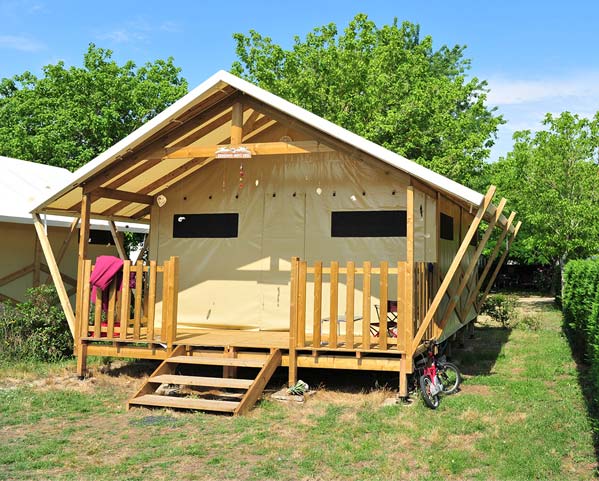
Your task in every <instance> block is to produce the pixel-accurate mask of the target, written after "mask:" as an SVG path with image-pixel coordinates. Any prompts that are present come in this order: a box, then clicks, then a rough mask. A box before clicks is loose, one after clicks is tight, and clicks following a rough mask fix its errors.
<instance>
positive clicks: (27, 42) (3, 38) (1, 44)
mask: <svg viewBox="0 0 599 481" xmlns="http://www.w3.org/2000/svg"><path fill="white" fill-rule="evenodd" d="M0 48H7V49H11V50H18V51H19V52H39V51H40V50H44V49H45V48H46V46H45V45H44V44H43V43H41V42H39V41H37V40H35V39H33V38H30V37H25V36H22V35H0Z"/></svg>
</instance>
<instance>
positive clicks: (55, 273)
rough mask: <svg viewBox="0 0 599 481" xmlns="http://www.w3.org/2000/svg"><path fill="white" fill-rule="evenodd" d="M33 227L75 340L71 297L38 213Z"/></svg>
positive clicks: (74, 322) (34, 217)
mask: <svg viewBox="0 0 599 481" xmlns="http://www.w3.org/2000/svg"><path fill="white" fill-rule="evenodd" d="M33 225H34V226H35V230H36V232H37V237H38V239H39V240H40V245H41V247H42V251H43V252H44V256H45V258H46V262H47V263H48V268H49V269H50V275H51V276H52V280H53V281H54V285H55V286H56V292H57V294H58V298H59V299H60V305H61V306H62V310H63V311H64V315H65V317H66V318H67V323H68V324H69V329H70V330H71V334H72V335H73V338H76V337H77V336H76V331H75V329H76V321H75V314H74V313H73V308H72V307H71V303H70V301H69V296H68V294H67V291H66V289H65V287H64V282H63V281H62V277H61V276H60V270H59V269H58V264H57V263H56V259H55V258H54V253H53V252H52V246H51V245H50V241H49V240H48V236H47V235H46V231H45V229H44V225H43V224H42V220H41V219H40V216H39V214H37V213H34V214H33Z"/></svg>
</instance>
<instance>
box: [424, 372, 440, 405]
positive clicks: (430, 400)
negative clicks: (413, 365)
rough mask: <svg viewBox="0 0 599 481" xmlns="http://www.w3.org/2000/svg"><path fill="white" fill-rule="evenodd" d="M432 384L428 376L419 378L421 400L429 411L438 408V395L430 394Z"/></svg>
mask: <svg viewBox="0 0 599 481" xmlns="http://www.w3.org/2000/svg"><path fill="white" fill-rule="evenodd" d="M432 388H433V383H432V382H431V380H430V378H429V377H428V376H420V392H421V393H422V399H423V400H424V403H425V404H426V405H427V406H428V407H429V408H431V409H437V408H438V407H439V395H438V394H435V395H433V394H431V392H432Z"/></svg>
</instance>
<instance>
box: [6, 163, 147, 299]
mask: <svg viewBox="0 0 599 481" xmlns="http://www.w3.org/2000/svg"><path fill="white" fill-rule="evenodd" d="M0 172H2V175H1V176H0V302H2V301H7V300H13V301H22V300H23V299H24V298H25V293H26V291H27V289H28V288H30V287H33V286H37V285H40V284H45V283H50V282H51V277H50V275H49V272H48V271H49V270H48V267H47V266H46V264H45V263H44V262H43V255H42V252H41V249H40V246H39V242H38V239H37V235H36V233H35V229H34V227H33V220H32V217H31V214H30V211H31V209H32V208H33V207H35V206H36V205H37V203H39V202H40V200H42V199H44V198H45V197H47V196H48V195H49V194H50V193H52V192H54V191H55V190H56V188H57V187H58V186H61V185H64V184H65V182H68V180H69V178H71V177H72V175H73V174H71V172H69V171H68V170H66V169H62V168H60V167H53V166H50V165H45V164H39V163H36V162H27V161H24V160H19V159H13V158H10V157H2V156H0ZM44 221H45V225H46V228H47V230H48V235H49V239H50V242H51V243H52V247H53V249H54V251H55V252H56V253H57V256H58V259H57V260H59V266H60V270H61V273H62V277H63V280H64V281H65V283H66V284H67V285H68V286H69V293H70V294H73V293H74V292H75V288H76V277H77V242H72V241H71V240H72V237H74V233H75V232H77V231H78V229H77V222H78V219H77V218H72V217H64V216H56V215H47V216H44ZM91 227H92V231H91V235H90V240H89V242H90V252H91V255H93V256H98V255H103V254H109V255H119V253H118V249H117V247H116V245H115V242H114V239H113V237H112V233H111V230H110V225H109V223H108V222H106V221H99V220H98V221H93V223H92V226H91ZM115 227H116V230H117V231H120V232H122V231H130V232H137V233H144V234H145V233H147V231H148V228H147V226H145V225H143V224H125V223H117V224H115ZM117 237H118V236H117Z"/></svg>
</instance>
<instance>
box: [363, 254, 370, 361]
mask: <svg viewBox="0 0 599 481" xmlns="http://www.w3.org/2000/svg"><path fill="white" fill-rule="evenodd" d="M363 269H364V275H363V281H362V349H370V309H371V305H370V303H371V299H370V285H371V284H370V269H371V264H370V261H365V262H364V265H363Z"/></svg>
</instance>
